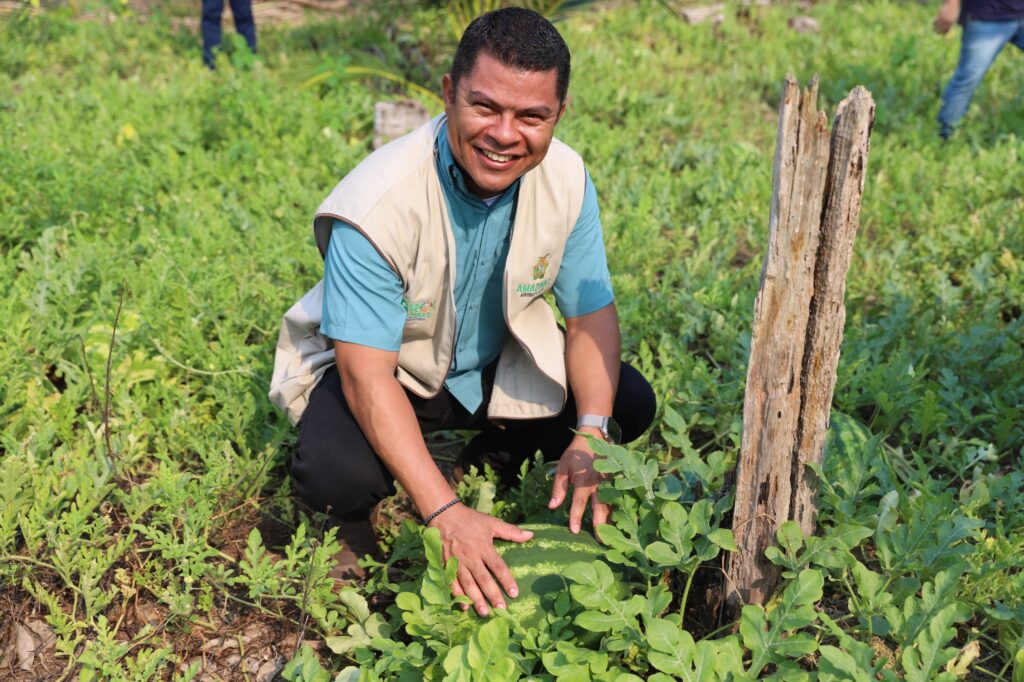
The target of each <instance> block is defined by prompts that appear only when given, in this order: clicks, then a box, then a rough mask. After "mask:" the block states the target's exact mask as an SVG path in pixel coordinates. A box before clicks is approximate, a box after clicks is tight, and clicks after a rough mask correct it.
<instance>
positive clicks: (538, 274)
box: [516, 253, 551, 298]
mask: <svg viewBox="0 0 1024 682" xmlns="http://www.w3.org/2000/svg"><path fill="white" fill-rule="evenodd" d="M550 255H551V254H550V253H546V254H544V255H543V256H541V257H540V258H538V259H537V264H536V265H534V266H533V281H532V282H530V283H529V284H519V285H518V286H516V293H517V294H519V296H520V297H521V298H528V297H531V296H536V295H537V294H542V293H544V291H545V290H547V288H548V287H549V286H551V278H550V277H548V278H546V279H545V277H544V275H546V274H547V272H548V256H550Z"/></svg>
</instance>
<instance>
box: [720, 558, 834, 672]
mask: <svg viewBox="0 0 1024 682" xmlns="http://www.w3.org/2000/svg"><path fill="white" fill-rule="evenodd" d="M823 585H824V576H823V575H822V573H821V572H820V571H816V570H813V569H806V570H804V571H801V572H800V574H799V575H798V576H797V578H796V580H794V581H792V582H790V583H789V584H788V585H787V586H786V589H785V591H784V592H783V594H782V602H781V603H780V604H778V605H777V606H776V607H775V608H774V609H773V610H772V611H771V612H766V611H765V610H764V608H763V607H761V606H756V605H747V606H744V607H743V611H742V616H741V620H740V634H741V635H742V636H743V643H744V644H745V645H746V646H747V648H748V649H750V651H751V654H752V657H751V661H750V666H749V668H748V669H747V673H748V674H749V675H751V676H752V677H757V675H758V674H759V673H760V672H761V671H762V670H763V669H764V667H765V666H766V665H768V664H769V663H774V664H776V665H778V664H780V663H782V662H783V661H785V660H786V659H788V658H794V657H799V656H803V655H805V654H808V653H811V652H813V651H814V650H815V649H816V647H817V643H816V642H815V640H814V638H812V637H810V636H809V635H804V634H789V633H791V632H792V631H793V630H796V629H799V628H803V627H806V626H807V625H809V624H810V623H811V622H812V621H813V620H814V619H815V615H816V614H815V610H814V604H815V603H817V602H818V600H819V599H821V596H822V587H823ZM787 634H788V635H789V636H787Z"/></svg>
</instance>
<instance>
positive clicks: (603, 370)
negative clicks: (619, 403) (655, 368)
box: [565, 303, 622, 416]
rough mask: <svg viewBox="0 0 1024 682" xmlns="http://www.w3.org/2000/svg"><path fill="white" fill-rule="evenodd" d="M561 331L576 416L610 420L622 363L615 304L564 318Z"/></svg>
mask: <svg viewBox="0 0 1024 682" xmlns="http://www.w3.org/2000/svg"><path fill="white" fill-rule="evenodd" d="M565 327H566V369H567V371H568V375H569V384H570V386H572V392H573V395H574V397H575V399H576V412H577V413H578V414H597V415H602V416H611V413H612V405H613V404H614V402H615V389H616V388H617V387H618V384H619V368H620V366H621V363H622V360H621V352H622V349H621V341H620V338H619V317H618V313H617V312H616V310H615V304H614V303H610V304H608V305H607V306H605V307H604V308H601V309H600V310H598V311H596V312H593V313H591V314H589V315H583V316H581V317H572V318H567V319H566V325H565Z"/></svg>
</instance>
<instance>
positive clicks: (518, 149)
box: [441, 52, 565, 199]
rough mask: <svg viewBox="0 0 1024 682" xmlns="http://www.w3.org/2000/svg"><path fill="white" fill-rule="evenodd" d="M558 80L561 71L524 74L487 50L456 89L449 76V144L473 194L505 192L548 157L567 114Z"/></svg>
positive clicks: (445, 87) (445, 89) (444, 86)
mask: <svg viewBox="0 0 1024 682" xmlns="http://www.w3.org/2000/svg"><path fill="white" fill-rule="evenodd" d="M557 81H558V71H557V70H556V69H551V70H550V71H520V70H519V69H516V68H513V67H510V66H505V65H504V64H502V63H501V62H499V61H498V60H497V59H495V58H494V57H492V56H491V55H489V54H487V53H486V52H480V53H479V54H477V57H476V64H475V65H474V66H473V70H472V71H470V72H469V73H467V74H465V75H464V76H462V79H461V80H460V81H459V87H458V90H457V91H456V90H455V88H453V87H452V80H451V78H450V77H449V76H448V75H445V77H444V80H443V81H442V83H441V86H442V90H443V92H444V102H445V106H444V110H445V113H446V114H448V141H449V143H450V144H451V148H452V155H453V156H454V157H455V161H456V163H458V164H459V167H460V168H462V170H463V171H465V173H466V176H467V177H466V185H467V187H468V188H469V190H470V191H471V192H472V193H473V194H475V195H477V196H478V197H481V198H484V199H486V198H488V197H492V196H495V195H498V194H501V193H502V192H504V191H505V190H506V189H508V188H509V186H510V185H511V184H512V183H513V182H515V181H516V180H517V179H518V178H519V177H521V176H522V175H523V174H524V173H526V171H528V170H530V169H531V168H533V167H534V166H536V165H537V164H539V163H540V162H541V161H542V160H543V159H544V155H545V154H547V152H548V146H549V145H550V144H551V137H552V135H553V134H554V132H555V124H556V123H558V120H559V119H560V118H561V117H562V113H563V112H564V111H565V104H564V103H562V102H559V101H558V95H557V94H556V89H555V87H556V83H557Z"/></svg>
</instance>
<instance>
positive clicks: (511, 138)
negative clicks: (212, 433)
mask: <svg viewBox="0 0 1024 682" xmlns="http://www.w3.org/2000/svg"><path fill="white" fill-rule="evenodd" d="M568 85H569V50H568V48H567V47H566V45H565V42H564V41H563V40H562V37H561V36H560V35H559V33H558V31H557V30H555V28H554V27H553V26H552V25H551V24H550V23H549V22H548V21H547V20H546V19H544V18H543V17H541V16H540V15H538V14H536V13H534V12H531V11H529V10H525V9H519V8H509V9H503V10H498V11H495V12H490V13H487V14H484V15H482V16H480V17H478V18H477V19H476V20H474V21H473V22H472V23H471V24H470V25H469V27H468V28H467V29H466V32H465V34H464V36H463V38H462V40H461V42H460V43H459V46H458V49H457V51H456V54H455V58H454V60H453V63H452V68H451V73H450V74H448V75H446V76H445V77H444V79H443V82H442V90H443V94H444V101H445V114H444V115H443V116H439V117H438V118H436V119H434V120H432V121H430V122H429V123H428V124H427V125H425V126H424V127H422V128H421V129H419V130H417V131H414V132H413V133H411V134H409V135H407V136H406V137H404V138H401V139H399V140H396V141H394V142H392V143H390V144H388V145H386V146H384V147H382V148H381V149H379V150H378V151H376V152H374V153H373V154H372V155H371V156H369V157H368V158H367V159H366V160H364V161H363V162H362V163H361V164H360V165H359V166H357V167H356V168H355V169H354V170H353V171H352V172H351V173H349V174H348V175H347V176H346V177H345V178H344V179H343V180H342V181H341V182H340V183H339V184H338V186H337V187H335V189H334V190H333V191H332V192H331V194H330V195H329V196H328V197H327V199H326V200H325V201H324V202H323V204H322V205H321V206H320V208H319V210H318V211H317V214H316V217H315V219H314V232H315V234H316V240H317V245H318V246H319V248H320V251H321V253H322V254H323V255H324V259H325V266H324V279H323V282H322V284H321V285H318V287H317V288H316V289H314V290H313V291H312V292H310V294H307V296H306V297H305V298H304V299H303V301H300V302H299V303H298V304H296V306H295V307H294V308H293V309H292V310H291V311H289V313H288V314H287V315H286V316H285V325H284V329H283V330H282V334H281V340H280V341H279V344H278V357H277V362H276V363H275V371H274V382H273V383H274V385H273V387H272V390H271V397H272V399H274V400H275V402H276V403H277V404H279V405H280V406H281V407H282V408H284V409H285V410H286V411H287V412H288V414H289V416H290V417H291V418H292V419H293V421H298V424H299V443H298V447H297V449H296V451H295V453H294V455H293V458H292V461H291V462H290V467H289V468H290V472H291V475H292V478H293V481H294V487H295V491H296V493H297V494H298V495H299V496H300V497H301V498H302V499H303V500H305V501H306V502H307V503H308V504H309V505H310V506H312V507H313V508H315V509H318V510H321V511H327V512H328V513H330V514H331V515H333V516H334V517H335V518H336V519H337V520H338V526H339V536H340V537H341V538H342V539H343V540H344V541H345V542H346V544H347V545H348V547H349V549H350V550H352V551H350V552H349V553H348V554H347V557H345V558H344V560H343V562H342V565H341V568H342V569H343V570H344V571H351V573H354V572H355V564H354V559H355V556H356V554H359V553H361V552H363V551H365V550H367V549H369V548H370V547H371V546H372V540H373V528H372V525H371V524H370V521H369V517H370V514H371V511H372V509H373V508H374V506H375V505H376V504H377V503H378V502H380V501H381V500H382V499H384V498H385V497H387V496H389V495H391V494H393V493H394V492H395V486H394V481H395V480H397V481H398V482H399V483H400V484H401V485H402V487H403V488H404V489H405V490H406V491H407V492H408V494H409V496H410V497H411V498H412V501H413V503H414V504H415V505H416V508H417V509H418V510H419V512H420V514H421V515H422V518H423V521H424V523H426V524H428V525H429V526H432V527H436V528H437V529H438V530H439V531H440V534H441V539H442V543H443V547H444V552H445V555H446V557H452V556H454V557H457V558H458V559H459V571H458V577H457V580H456V581H455V583H454V584H453V585H452V589H453V591H454V592H455V593H456V594H465V595H467V596H468V597H469V598H470V599H471V600H472V602H473V604H474V607H475V608H476V609H477V611H478V612H479V613H480V614H481V615H487V614H488V613H489V610H490V608H492V607H503V606H504V605H505V599H506V596H507V597H510V598H515V597H516V595H517V586H516V584H515V581H514V579H513V578H512V576H511V574H510V572H509V570H508V568H507V567H506V566H505V564H504V562H503V561H502V560H501V558H500V557H499V556H498V554H497V552H496V551H495V549H494V540H495V539H499V538H500V539H504V540H511V541H514V542H527V541H529V539H530V537H531V534H530V533H529V532H527V531H523V530H520V529H519V528H517V527H515V526H513V525H511V524H508V523H505V522H503V521H501V520H499V519H496V518H494V517H492V516H489V515H487V514H483V513H480V512H477V511H475V510H473V509H471V508H469V507H467V506H465V505H463V504H461V502H460V501H459V500H458V498H457V497H456V496H455V494H454V493H453V491H452V487H451V485H450V484H449V481H448V480H447V479H446V478H445V477H444V475H442V473H441V471H440V470H439V469H438V467H437V465H436V464H435V463H434V461H433V460H432V458H431V456H430V453H429V452H428V450H427V447H426V444H425V442H424V438H423V434H424V433H426V432H430V431H436V430H450V429H465V430H476V431H479V432H480V433H479V435H477V436H476V437H475V438H474V439H473V440H472V441H471V442H470V443H469V445H468V446H467V447H466V448H465V450H464V451H463V452H462V454H461V455H460V457H459V461H458V463H457V466H456V472H455V473H456V475H458V474H459V473H460V472H461V471H463V470H465V469H466V468H467V467H468V466H470V465H477V466H480V465H482V464H484V463H487V464H490V465H491V466H492V467H494V468H495V470H496V471H497V472H498V474H499V475H500V476H501V477H502V479H503V480H505V481H506V482H511V481H514V478H515V475H516V473H517V471H518V469H519V466H520V464H521V463H522V461H523V460H524V459H526V458H528V457H531V456H532V455H533V454H534V453H535V452H537V451H538V450H539V451H541V452H542V453H543V454H544V456H545V458H546V459H548V460H551V461H556V460H557V462H558V466H557V468H556V470H555V478H554V483H553V488H552V491H551V501H550V503H549V505H550V507H551V508H552V509H554V508H557V507H559V506H561V505H562V504H563V503H564V502H565V501H566V499H567V498H569V499H570V500H571V501H570V503H569V526H570V528H571V529H572V530H573V531H574V532H580V530H581V526H582V519H583V515H584V512H585V511H586V509H587V506H588V505H589V506H590V507H591V509H592V519H593V524H594V526H595V528H596V526H597V525H599V524H601V523H604V522H606V520H607V518H608V513H609V509H608V507H607V506H606V505H604V504H602V503H601V502H599V501H598V499H597V496H596V491H597V486H598V484H599V482H600V475H599V474H598V473H597V472H596V471H595V470H594V466H593V463H594V453H593V452H592V450H591V448H590V446H589V444H588V441H587V439H586V438H585V437H583V436H579V435H576V434H574V433H573V429H576V430H578V431H580V432H581V433H585V434H590V435H592V436H597V437H601V438H605V439H607V440H610V441H617V442H628V441H630V440H633V439H635V438H637V437H638V436H640V434H641V433H643V431H644V430H646V429H647V427H648V426H649V425H650V423H651V421H652V420H653V417H654V411H655V401H654V395H653V392H652V391H651V388H650V385H649V384H648V383H647V381H646V380H645V379H644V378H643V377H642V376H641V375H640V374H639V373H638V372H637V371H636V370H635V369H633V368H632V367H630V366H629V365H626V364H624V363H622V362H621V360H620V357H619V354H620V347H619V344H620V341H619V327H618V318H617V316H616V311H615V304H614V297H613V293H612V287H611V280H610V277H609V274H608V265H607V261H606V257H605V252H604V246H603V243H602V237H601V223H600V216H599V212H598V207H597V194H596V191H595V189H594V185H593V183H592V182H591V179H590V177H589V175H588V173H587V171H586V169H585V167H584V164H583V161H582V159H580V157H579V155H577V154H576V153H575V152H574V151H573V150H572V149H570V148H569V147H567V146H566V145H565V144H563V143H561V142H559V141H558V140H557V139H555V138H554V137H553V136H554V130H555V126H556V125H557V124H558V122H559V120H560V119H561V117H562V116H563V114H564V113H565V105H566V93H567V90H568ZM549 292H550V293H551V294H552V295H553V298H554V301H555V303H556V304H557V306H558V308H559V310H560V312H561V313H562V315H563V317H564V318H565V330H564V333H563V331H562V329H561V328H560V327H559V326H558V324H557V322H556V318H555V315H554V312H553V311H552V309H551V307H550V305H549V303H548V301H547V299H546V298H545V294H547V293H549ZM321 298H322V304H320V301H321ZM320 305H322V308H319V307H318V306H320ZM318 312H322V319H320V318H319V316H318V315H317V313H318ZM317 326H319V334H312V333H309V332H308V331H304V330H309V329H311V328H312V329H313V330H314V331H315V330H316V327H317ZM318 339H321V340H323V344H322V345H318V344H320V341H318ZM328 340H329V341H328ZM317 350H319V351H320V353H319V355H318V354H317V352H316V351H317ZM330 350H333V359H334V360H335V362H334V363H325V362H324V359H325V357H327V356H329V355H330V353H329V351H330ZM315 357H319V360H317V359H315ZM310 358H314V359H312V360H311V359H310ZM351 573H349V575H351ZM342 575H344V573H342Z"/></svg>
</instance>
